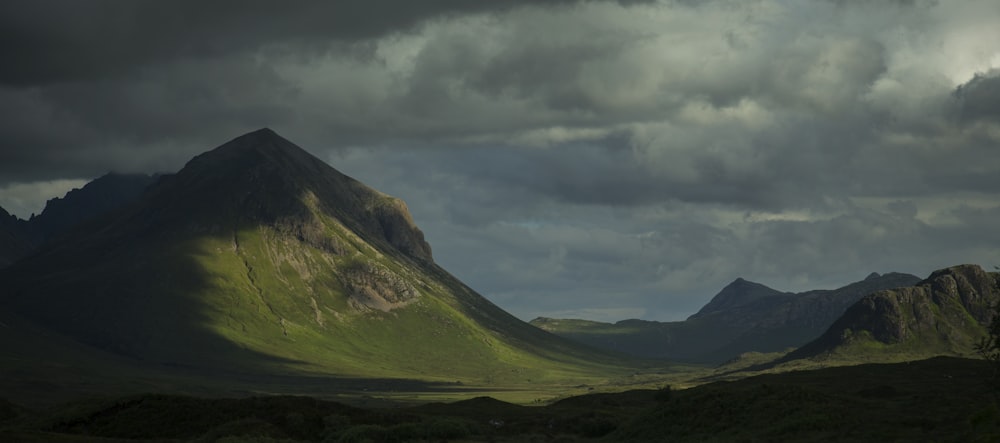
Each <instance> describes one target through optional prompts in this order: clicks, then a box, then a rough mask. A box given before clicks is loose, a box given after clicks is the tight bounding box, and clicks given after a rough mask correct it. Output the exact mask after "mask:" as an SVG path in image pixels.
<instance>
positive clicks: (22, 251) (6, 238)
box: [0, 208, 37, 268]
mask: <svg viewBox="0 0 1000 443" xmlns="http://www.w3.org/2000/svg"><path fill="white" fill-rule="evenodd" d="M36 247H37V244H36V237H35V235H33V233H32V232H31V228H30V227H29V226H28V225H27V223H26V222H25V221H24V220H19V219H18V218H17V217H15V216H13V215H11V214H10V213H8V212H7V211H6V210H4V209H3V208H0V268H4V267H7V266H8V265H10V264H11V263H14V262H15V261H17V260H19V259H20V258H22V257H24V256H26V255H28V254H30V253H31V251H33V250H34V249H35V248H36Z"/></svg>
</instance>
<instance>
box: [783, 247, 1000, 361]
mask: <svg viewBox="0 0 1000 443" xmlns="http://www.w3.org/2000/svg"><path fill="white" fill-rule="evenodd" d="M997 303H1000V274H998V273H996V272H986V271H984V270H983V269H982V268H980V267H979V266H976V265H959V266H953V267H950V268H946V269H941V270H939V271H935V272H934V273H932V274H931V275H930V277H928V278H927V279H925V280H923V281H922V282H920V283H919V284H917V285H915V286H911V287H902V288H896V289H891V290H885V291H878V292H875V293H873V294H870V295H868V296H866V297H864V298H863V299H861V300H859V301H858V302H857V303H855V304H854V305H852V306H851V307H850V308H849V309H848V310H847V312H845V313H844V315H843V316H841V317H840V318H839V319H837V321H836V322H834V323H833V325H831V326H830V328H829V329H828V330H827V331H826V332H825V333H824V334H823V335H822V336H820V337H819V338H817V339H816V340H814V341H812V342H810V343H808V344H806V345H805V346H802V347H801V348H799V349H797V350H796V351H794V352H792V353H790V354H789V355H788V356H786V357H784V358H783V359H782V360H783V361H789V360H795V359H802V358H812V359H816V358H819V359H841V360H860V361H871V360H889V361H891V360H913V359H917V358H925V357H929V356H934V355H972V354H973V345H974V344H975V343H977V342H978V341H979V339H980V338H981V337H984V336H985V335H986V327H987V326H988V324H989V322H990V321H991V319H992V312H993V311H992V308H993V307H994V306H995V305H996V304H997Z"/></svg>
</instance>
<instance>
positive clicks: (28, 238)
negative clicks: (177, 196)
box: [0, 173, 157, 268]
mask: <svg viewBox="0 0 1000 443" xmlns="http://www.w3.org/2000/svg"><path fill="white" fill-rule="evenodd" d="M156 178H157V176H149V175H145V174H116V173H108V174H105V175H103V176H101V177H98V178H96V179H94V180H93V181H91V182H89V183H87V184H86V185H84V186H83V187H82V188H80V189H73V190H72V191H69V192H68V193H66V195H65V196H64V197H56V198H53V199H51V200H49V201H48V202H46V203H45V209H43V210H42V212H41V214H38V215H32V217H31V219H30V220H20V219H18V218H17V217H15V216H13V215H10V214H8V213H7V212H6V211H4V210H3V208H0V268H4V267H6V266H9V265H10V264H12V263H14V262H15V261H17V260H19V259H21V258H23V257H26V256H28V255H30V254H31V253H32V252H34V251H35V250H37V249H38V248H39V247H40V246H41V245H42V244H44V243H45V242H46V241H48V240H51V239H53V238H55V237H58V236H61V235H64V234H65V233H66V232H67V231H69V230H71V229H74V228H80V227H81V225H85V224H87V223H88V222H94V221H95V220H96V219H98V218H99V217H101V216H105V215H107V214H109V213H111V212H113V211H114V210H116V209H119V208H121V207H122V206H125V205H126V204H128V203H130V202H132V201H134V200H135V199H137V198H138V197H139V195H140V194H142V192H143V190H145V189H146V187H147V186H149V185H150V184H151V183H153V182H154V181H156Z"/></svg>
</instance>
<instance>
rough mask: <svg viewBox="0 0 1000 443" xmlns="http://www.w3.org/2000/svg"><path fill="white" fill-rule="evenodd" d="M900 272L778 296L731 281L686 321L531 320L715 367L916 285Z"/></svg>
mask: <svg viewBox="0 0 1000 443" xmlns="http://www.w3.org/2000/svg"><path fill="white" fill-rule="evenodd" d="M919 281H920V279H919V278H918V277H916V276H913V275H909V274H900V273H888V274H885V275H879V274H875V273H873V274H871V275H869V276H868V277H867V278H866V279H864V280H862V281H859V282H855V283H852V284H849V285H847V286H844V287H841V288H838V289H833V290H814V291H807V292H802V293H797V294H796V293H790V292H780V291H777V290H774V289H771V288H769V287H767V286H764V285H762V284H759V283H754V282H750V281H747V280H744V279H742V278H739V279H736V280H735V281H734V282H732V283H730V284H729V285H727V286H726V287H725V288H723V289H722V291H720V292H719V294H717V295H716V296H715V297H713V298H712V300H711V301H710V302H709V303H708V304H706V305H705V307H703V308H702V309H701V310H700V311H698V312H697V313H696V314H694V315H692V316H691V317H690V318H688V319H687V320H686V321H680V322H656V321H645V320H624V321H620V322H617V323H614V324H610V323H601V322H592V321H586V320H562V319H549V318H537V319H534V320H532V321H531V323H532V324H533V325H535V326H537V327H539V328H542V329H544V330H547V331H549V332H552V333H555V334H558V335H561V336H564V337H567V338H570V339H574V340H577V341H580V342H582V343H586V344H588V345H591V346H594V347H598V348H604V349H609V350H615V351H619V352H624V353H628V354H632V355H637V356H643V357H655V358H668V359H673V360H679V361H687V362H699V363H721V362H724V361H727V360H730V359H732V358H735V357H737V356H739V355H740V354H743V353H745V352H778V351H783V350H786V349H788V348H794V347H798V346H801V345H803V344H805V343H808V342H809V341H810V340H813V339H814V338H816V337H818V336H819V335H820V334H822V333H823V332H824V331H825V330H826V329H827V328H828V327H829V326H830V324H832V323H833V322H834V321H835V320H836V319H837V318H838V317H839V316H840V315H841V314H843V312H844V310H846V309H847V307H848V306H850V305H851V304H853V303H854V302H856V301H858V300H859V299H861V298H862V297H864V296H865V295H867V294H870V293H872V292H875V291H878V290H882V289H889V288H895V287H901V286H908V285H912V284H915V283H917V282H919Z"/></svg>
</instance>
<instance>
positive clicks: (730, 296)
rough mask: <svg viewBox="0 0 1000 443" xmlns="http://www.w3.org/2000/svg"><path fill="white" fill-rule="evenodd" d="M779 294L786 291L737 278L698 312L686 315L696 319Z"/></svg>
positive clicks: (783, 293) (784, 293)
mask: <svg viewBox="0 0 1000 443" xmlns="http://www.w3.org/2000/svg"><path fill="white" fill-rule="evenodd" d="M780 295H788V293H786V292H780V291H777V290H774V289H771V288H769V287H767V286H764V285H762V284H760V283H754V282H752V281H747V280H744V279H743V278H737V279H736V280H734V281H733V282H732V283H730V284H728V285H726V287H724V288H722V290H721V291H719V293H718V294H716V296H715V297H712V300H711V301H709V302H708V304H706V305H705V306H703V307H702V308H701V309H700V310H698V312H696V313H694V314H693V315H691V316H690V317H688V319H689V320H691V319H696V318H699V317H703V316H705V315H707V314H711V313H713V312H722V311H727V310H731V309H734V308H737V307H740V306H746V305H748V304H751V303H754V302H759V301H760V300H762V299H766V298H769V297H774V296H780Z"/></svg>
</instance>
